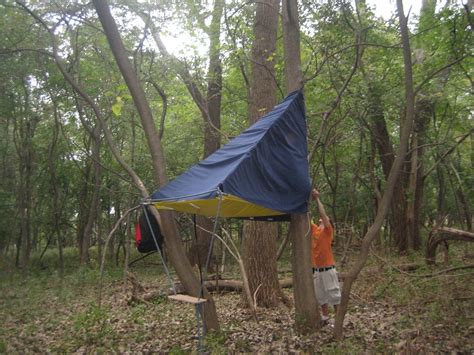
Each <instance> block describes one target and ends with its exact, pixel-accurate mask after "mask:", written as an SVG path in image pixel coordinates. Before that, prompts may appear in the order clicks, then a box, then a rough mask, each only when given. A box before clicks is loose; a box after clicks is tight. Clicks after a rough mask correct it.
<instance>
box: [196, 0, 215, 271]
mask: <svg viewBox="0 0 474 355" xmlns="http://www.w3.org/2000/svg"><path fill="white" fill-rule="evenodd" d="M223 7H224V2H223V0H216V1H215V2H214V9H213V12H212V21H211V26H210V31H209V69H208V72H207V99H206V102H205V103H202V104H204V105H205V107H206V110H205V111H202V112H201V113H202V118H203V121H204V158H207V157H208V156H209V155H211V154H212V153H214V152H215V151H216V150H218V149H219V148H220V145H221V136H220V131H219V130H220V127H221V91H222V65H221V59H220V49H221V44H220V35H221V18H222V12H223ZM193 98H194V97H193ZM200 104H201V103H199V102H197V101H196V105H197V106H198V107H199V105H200ZM196 223H197V224H198V225H200V226H201V227H202V228H204V229H205V230H208V231H212V230H213V229H214V223H213V222H212V220H211V219H209V218H207V217H204V216H197V217H196ZM211 237H212V235H211V233H208V232H206V231H204V230H202V229H200V228H198V230H197V233H196V238H195V239H193V243H192V246H191V249H190V250H189V252H188V257H189V258H190V261H191V265H193V266H194V265H196V264H198V263H199V265H200V266H203V265H204V263H206V259H207V255H208V252H209V248H210V242H211ZM211 253H212V251H211ZM214 269H215V268H214V263H210V264H209V269H208V270H207V271H208V272H214V271H215V270H214Z"/></svg>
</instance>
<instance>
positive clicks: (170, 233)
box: [93, 0, 219, 330]
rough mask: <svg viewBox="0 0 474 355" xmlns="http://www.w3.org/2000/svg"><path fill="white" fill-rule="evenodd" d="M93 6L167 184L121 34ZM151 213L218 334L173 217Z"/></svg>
mask: <svg viewBox="0 0 474 355" xmlns="http://www.w3.org/2000/svg"><path fill="white" fill-rule="evenodd" d="M93 4H94V7H95V9H96V11H97V14H98V15H99V19H100V21H101V23H102V26H103V28H104V31H105V34H106V36H107V40H108V41H109V45H110V48H111V50H112V52H113V54H114V57H115V60H116V62H117V64H118V66H119V68H120V71H121V73H122V75H123V77H124V79H125V82H126V83H127V86H128V89H129V91H130V93H131V95H132V98H133V101H134V103H135V106H136V108H137V110H138V113H139V115H140V119H141V123H142V126H143V129H144V131H145V136H146V139H147V143H148V146H149V148H150V151H151V155H152V158H153V168H154V173H155V180H156V182H157V185H158V186H162V185H163V184H165V183H166V181H167V177H166V165H165V160H164V156H163V149H162V147H161V140H160V138H159V135H158V132H157V129H156V127H155V124H154V120H153V116H152V114H151V110H150V106H149V105H148V102H147V100H146V97H145V93H144V92H143V89H142V87H141V86H140V83H139V81H138V78H137V75H136V73H135V72H134V71H133V68H132V66H131V64H130V62H129V60H128V58H127V56H126V52H125V47H124V46H123V43H122V40H121V38H120V34H119V32H118V29H117V26H116V24H115V20H114V19H113V17H112V15H111V13H110V9H109V7H108V4H107V2H106V1H105V0H94V1H93ZM145 192H146V190H142V193H145ZM152 212H153V215H154V217H155V218H156V220H157V221H158V223H159V225H160V227H161V229H162V231H163V235H164V236H165V243H166V245H167V248H168V251H169V256H170V261H171V263H172V264H173V266H174V268H175V270H176V272H177V274H178V276H179V278H180V280H181V282H182V283H183V285H184V286H185V288H186V290H187V292H188V293H189V294H190V295H191V296H194V297H200V296H201V293H202V292H203V293H204V297H205V298H206V299H207V302H206V303H205V304H204V307H203V309H204V311H203V323H204V327H205V329H206V330H217V329H218V328H219V322H218V319H217V312H216V307H215V304H214V301H213V299H212V297H211V295H210V294H209V293H208V292H207V290H206V289H205V288H204V290H203V288H202V286H201V284H200V282H199V280H198V278H197V277H196V275H195V274H194V273H193V272H192V267H191V264H190V263H189V261H188V259H187V257H186V253H185V250H184V246H183V243H182V241H181V238H180V237H179V234H178V229H177V227H176V223H175V219H174V216H173V213H172V212H169V211H165V212H161V214H159V213H158V211H157V210H156V209H154V208H152ZM160 215H161V217H160Z"/></svg>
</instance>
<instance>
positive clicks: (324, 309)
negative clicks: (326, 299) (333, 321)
mask: <svg viewBox="0 0 474 355" xmlns="http://www.w3.org/2000/svg"><path fill="white" fill-rule="evenodd" d="M321 311H322V313H323V317H326V318H328V317H329V307H328V304H327V303H326V304H323V305H322V306H321Z"/></svg>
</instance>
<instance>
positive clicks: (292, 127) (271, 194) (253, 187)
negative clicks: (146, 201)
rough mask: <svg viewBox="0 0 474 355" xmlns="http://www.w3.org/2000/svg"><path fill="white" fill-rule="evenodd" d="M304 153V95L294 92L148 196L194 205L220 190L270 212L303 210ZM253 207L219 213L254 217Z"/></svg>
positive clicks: (156, 200) (306, 186)
mask: <svg viewBox="0 0 474 355" xmlns="http://www.w3.org/2000/svg"><path fill="white" fill-rule="evenodd" d="M307 155H308V151H307V141H306V120H305V111H304V98H303V94H302V93H301V92H300V91H296V92H293V93H291V94H290V95H288V96H287V97H286V98H285V100H284V101H283V102H282V103H280V104H279V105H277V106H275V107H274V108H273V110H272V111H271V112H269V113H268V114H267V115H265V116H264V117H262V118H261V119H260V120H258V121H257V122H256V123H255V124H253V125H252V126H251V127H249V128H248V129H246V130H245V131H244V132H242V134H240V135H239V136H238V137H236V138H234V139H232V140H231V141H230V142H229V143H228V144H226V145H225V146H223V147H222V148H221V149H219V150H217V151H216V152H215V153H213V154H212V155H210V156H209V157H207V158H206V159H204V160H202V161H201V162H199V163H198V164H196V165H194V166H193V167H191V168H190V169H189V170H187V171H186V172H184V173H183V174H182V175H180V176H178V177H177V178H176V179H174V180H173V181H171V182H169V183H168V184H167V185H165V186H164V187H163V188H161V189H160V190H158V191H156V192H154V193H153V194H152V195H151V200H152V201H153V202H154V203H156V205H157V207H159V208H160V207H161V208H166V207H167V206H168V207H169V206H171V208H173V209H176V210H180V208H179V204H176V203H175V202H181V204H182V205H184V204H186V201H189V204H191V205H193V206H195V207H196V206H198V205H199V202H200V201H201V202H203V203H205V201H206V200H209V199H216V198H218V197H219V191H221V192H222V193H223V195H224V196H225V195H230V196H235V197H237V198H238V199H236V200H243V201H240V203H242V202H248V203H249V204H250V205H254V206H255V205H256V206H261V207H264V208H265V209H267V212H268V209H269V210H272V211H273V213H272V214H273V215H278V214H291V213H305V212H307V210H308V206H307V202H308V197H309V194H310V190H311V184H310V179H309V171H308V160H307ZM168 202H169V203H170V204H168V205H167V203H168ZM214 206H215V205H214ZM183 211H189V208H184V209H183ZM251 211H252V208H249V209H248V210H247V212H245V213H244V214H247V215H248V216H242V214H240V215H235V216H234V215H232V213H233V212H229V213H227V214H225V213H223V214H222V215H223V216H227V217H252V214H253V212H251ZM267 212H255V216H259V215H262V214H263V215H268V213H267ZM195 213H197V214H199V208H197V210H196V211H195ZM203 214H207V215H212V213H209V212H208V213H203ZM229 214H230V215H229ZM234 214H235V213H234Z"/></svg>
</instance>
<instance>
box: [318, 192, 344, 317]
mask: <svg viewBox="0 0 474 355" xmlns="http://www.w3.org/2000/svg"><path fill="white" fill-rule="evenodd" d="M311 195H312V197H313V200H315V201H316V203H317V205H318V211H319V216H320V219H319V223H318V225H316V224H314V223H311V261H312V265H313V280H314V289H315V292H316V299H317V300H318V303H319V304H320V306H321V311H322V320H323V324H327V323H328V320H329V305H331V306H334V309H335V311H337V306H338V305H339V303H340V301H341V291H340V289H339V281H338V279H337V272H336V265H335V262H334V256H333V253H332V246H331V244H332V240H333V234H334V227H333V225H332V222H331V220H330V218H329V217H328V215H327V214H326V211H325V210H324V206H323V204H322V203H321V200H320V199H319V191H318V190H316V189H313V191H312V192H311Z"/></svg>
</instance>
